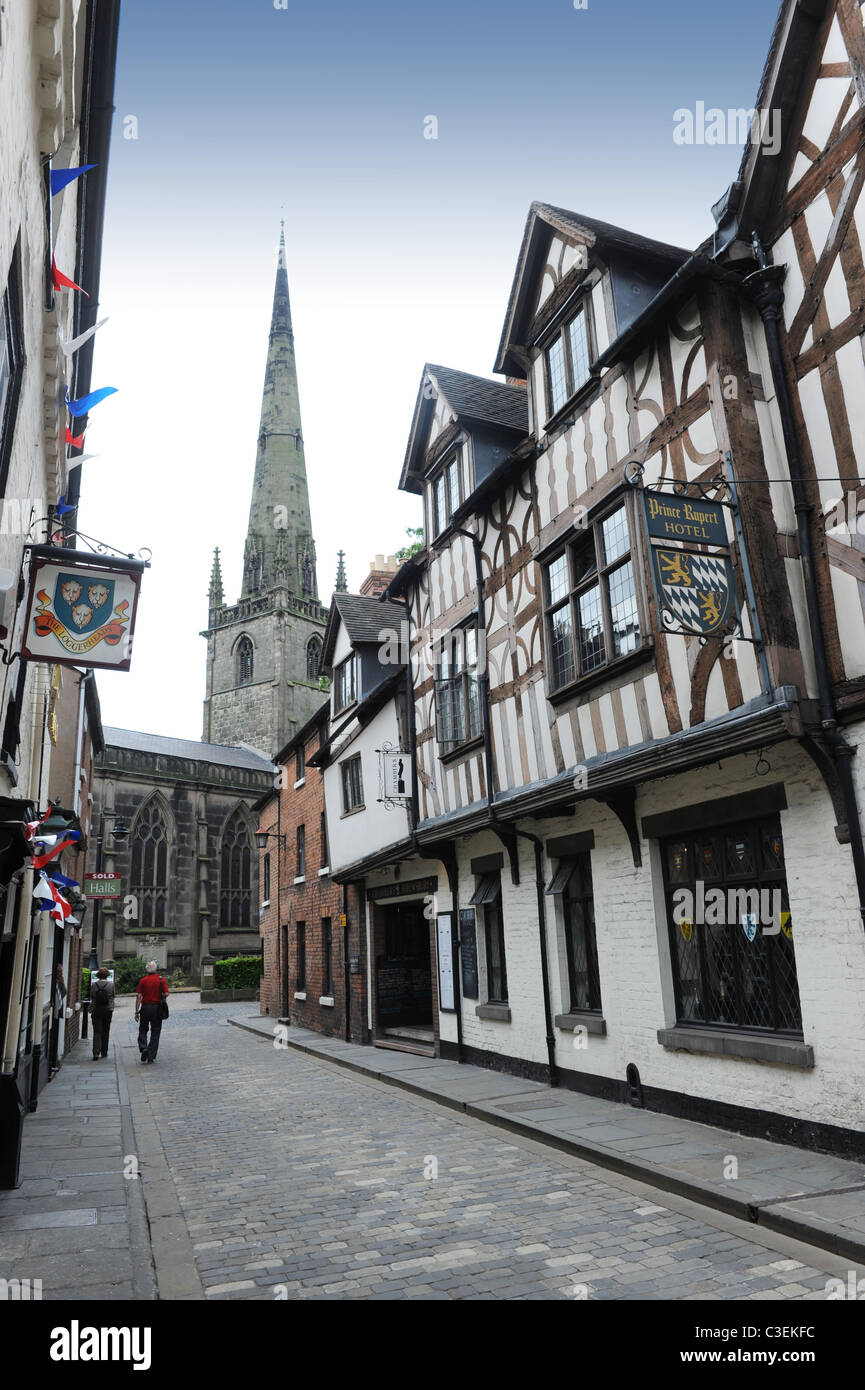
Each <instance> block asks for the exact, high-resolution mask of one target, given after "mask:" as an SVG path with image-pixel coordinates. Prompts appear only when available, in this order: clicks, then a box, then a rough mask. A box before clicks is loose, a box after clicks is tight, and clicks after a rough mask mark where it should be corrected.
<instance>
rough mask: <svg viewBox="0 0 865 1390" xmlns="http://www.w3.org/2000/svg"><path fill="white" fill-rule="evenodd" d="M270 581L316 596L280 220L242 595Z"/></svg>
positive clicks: (308, 596)
mask: <svg viewBox="0 0 865 1390" xmlns="http://www.w3.org/2000/svg"><path fill="white" fill-rule="evenodd" d="M277 587H278V588H282V589H287V590H288V592H289V594H290V595H291V596H292V597H294V598H297V599H302V600H307V601H308V600H314V601H315V602H317V601H318V587H317V583H316V577H315V563H314V549H313V546H312V521H311V518H310V511H309V496H308V491H307V481H306V460H305V458H304V451H303V431H302V428H301V422H300V398H299V394H298V387H297V366H296V363H295V356H294V333H293V330H292V326H291V304H290V301H289V295H288V273H287V270H286V262H285V225H284V223H283V224H282V225H281V230H280V238H279V255H278V259H277V266H276V284H275V286H274V291H273V310H272V312H271V319H270V335H269V338H268V345H267V366H266V369H265V374H264V391H263V395H262V402H261V424H260V427H259V434H258V452H257V455H256V460H255V479H254V481H253V485H252V502H251V504H250V509H249V530H248V532H247V537H246V547H245V551H244V563H243V593H242V597H243V598H255V597H259V596H260V595H262V594H264V593H267V592H268V591H269V590H271V589H274V588H277Z"/></svg>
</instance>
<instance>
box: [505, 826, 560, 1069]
mask: <svg viewBox="0 0 865 1390" xmlns="http://www.w3.org/2000/svg"><path fill="white" fill-rule="evenodd" d="M514 829H515V831H516V834H517V835H521V836H522V838H523V839H524V840H531V842H532V844H533V845H534V847H535V885H536V887H537V890H538V933H539V935H538V943H539V945H540V948H541V982H542V984H543V988H544V1023H545V1025H546V1033H547V1060H548V1063H549V1069H550V1085H551V1086H558V1084H559V1068H558V1065H557V1063H556V1035H555V1032H554V1031H553V1004H552V997H551V995H550V965H549V960H548V957H547V905H546V902H545V899H544V875H543V869H542V867H541V853H542V847H541V842H540V840H539V839H538V837H537V835H531V834H530V833H529V831H528V830H518V829H516V827H514Z"/></svg>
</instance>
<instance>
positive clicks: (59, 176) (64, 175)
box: [51, 164, 96, 198]
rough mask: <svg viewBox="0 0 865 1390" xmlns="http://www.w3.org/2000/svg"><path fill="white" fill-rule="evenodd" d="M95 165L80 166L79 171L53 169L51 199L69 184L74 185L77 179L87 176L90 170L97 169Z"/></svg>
mask: <svg viewBox="0 0 865 1390" xmlns="http://www.w3.org/2000/svg"><path fill="white" fill-rule="evenodd" d="M95 168H96V165H95V164H80V165H79V166H78V168H77V169H52V170H51V197H52V198H54V197H56V195H57V194H58V193H59V192H60V190H61V189H63V188H65V187H66V185H67V183H72V182H73V181H74V180H75V179H78V178H80V177H81V175H82V174H86V173H87V172H88V171H89V170H90V169H95Z"/></svg>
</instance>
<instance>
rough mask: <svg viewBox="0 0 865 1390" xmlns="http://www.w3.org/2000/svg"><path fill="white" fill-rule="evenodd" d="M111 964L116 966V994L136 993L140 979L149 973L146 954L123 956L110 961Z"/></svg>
mask: <svg viewBox="0 0 865 1390" xmlns="http://www.w3.org/2000/svg"><path fill="white" fill-rule="evenodd" d="M109 964H110V965H113V966H114V993H115V994H134V993H135V990H136V988H137V985H138V981H139V980H140V979H141V977H142V975H146V974H147V961H146V960H145V959H144V956H121V957H120V958H119V960H115V961H110V962H109ZM159 973H160V974H161V973H162V972H161V971H160V972H159Z"/></svg>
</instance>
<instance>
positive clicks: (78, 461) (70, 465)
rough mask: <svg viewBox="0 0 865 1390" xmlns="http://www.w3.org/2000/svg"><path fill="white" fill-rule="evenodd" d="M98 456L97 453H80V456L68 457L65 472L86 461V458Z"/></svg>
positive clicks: (96, 457)
mask: <svg viewBox="0 0 865 1390" xmlns="http://www.w3.org/2000/svg"><path fill="white" fill-rule="evenodd" d="M98 457H99V455H98V454H82V455H81V456H80V458H77V459H69V458H68V459H67V460H66V470H67V472H71V471H72V469H73V468H77V467H78V466H79V464H82V463H86V462H87V460H88V459H98Z"/></svg>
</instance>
